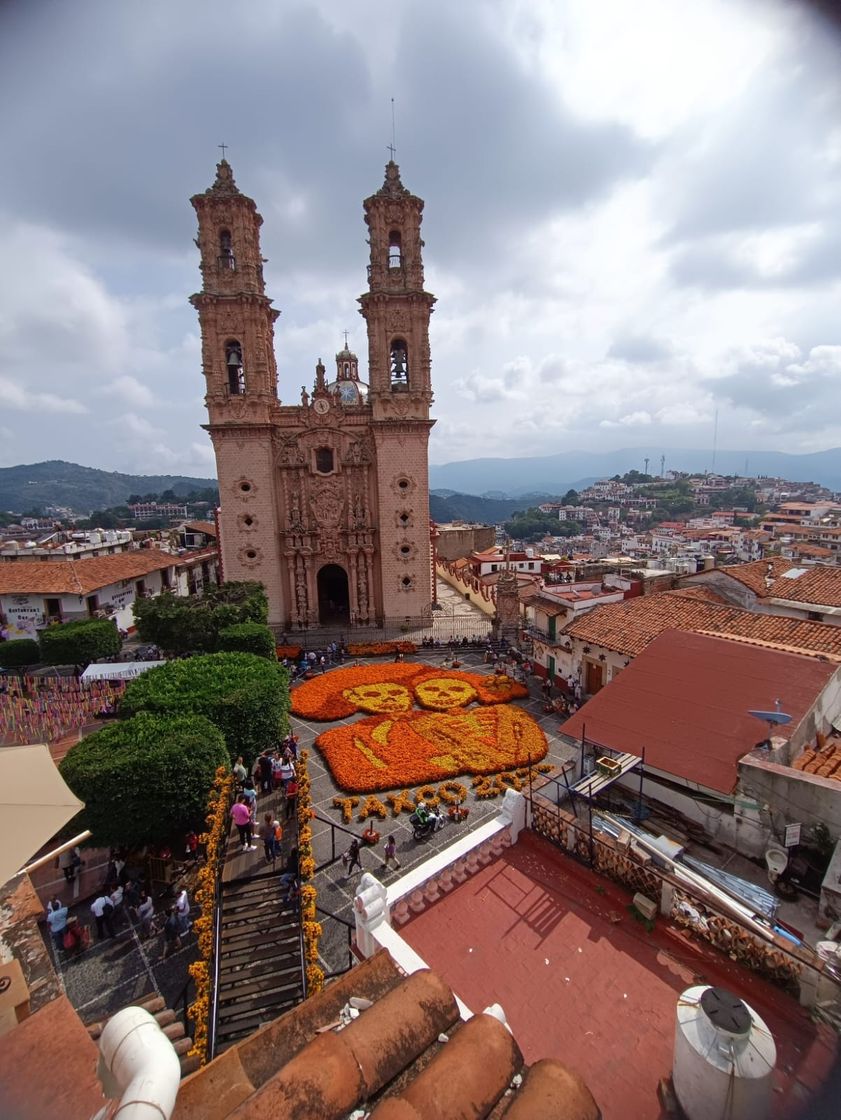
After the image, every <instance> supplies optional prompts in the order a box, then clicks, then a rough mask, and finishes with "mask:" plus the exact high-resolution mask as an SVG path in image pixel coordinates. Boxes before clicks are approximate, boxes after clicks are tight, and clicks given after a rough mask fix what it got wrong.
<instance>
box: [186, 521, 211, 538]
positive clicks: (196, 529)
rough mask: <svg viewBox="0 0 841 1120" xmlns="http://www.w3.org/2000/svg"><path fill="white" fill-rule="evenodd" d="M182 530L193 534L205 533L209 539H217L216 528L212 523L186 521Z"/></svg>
mask: <svg viewBox="0 0 841 1120" xmlns="http://www.w3.org/2000/svg"><path fill="white" fill-rule="evenodd" d="M181 528H182V529H186V530H187V531H188V532H191V533H205V534H206V535H207V536H208V537H214V538H215V537H216V526H215V525H214V524H213V522H212V521H185V522H184V524H183V525H182V526H181Z"/></svg>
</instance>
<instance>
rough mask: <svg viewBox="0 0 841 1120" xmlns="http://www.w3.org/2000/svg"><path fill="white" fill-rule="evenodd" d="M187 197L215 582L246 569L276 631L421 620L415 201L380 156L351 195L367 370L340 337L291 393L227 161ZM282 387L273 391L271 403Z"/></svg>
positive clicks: (424, 322) (428, 305) (422, 385)
mask: <svg viewBox="0 0 841 1120" xmlns="http://www.w3.org/2000/svg"><path fill="white" fill-rule="evenodd" d="M191 202H192V204H193V207H194V208H195V211H196V214H197V217H198V224H199V230H198V236H197V238H196V245H197V246H198V248H199V251H200V254H201V265H200V268H201V275H202V288H201V291H200V292H199V293H197V294H196V295H193V296H192V297H191V299H190V302H191V303H192V305H193V306H194V307H195V308H196V310H197V312H198V316H199V322H200V326H201V337H202V365H203V371H204V376H205V380H206V383H207V395H206V397H205V403H206V405H207V411H208V423H207V424H206V425H205V427H206V430H207V431H208V432H209V433H210V438H211V440H212V442H213V447H214V451H215V454H216V466H217V477H218V479H219V494H220V510H219V531H220V557H221V562H222V568H223V575H224V578H225V579H228V580H249V579H251V580H259V581H260V582H261V583H263V584H264V585H265V588H266V591H267V594H268V598H269V623H270V624H271V625H273V626H274V627H276V628H277V629H280V630H298V629H301V628H310V627H318V626H324V627H337V626H338V627H342V628H344V627H348V628H350V627H354V626H383V625H384V626H396V625H400V624H404V623H406V622H407V621H411V622H412V623H413V624H417V623H424V622H428V621H429V620H430V618H431V610H432V599H433V581H434V572H433V560H432V553H431V545H430V532H429V488H428V442H429V432H430V429H431V427H432V424H433V423H434V421H433V420H431V419H430V415H429V411H430V405H431V403H432V385H431V379H430V354H429V317H430V314H431V312H432V308H433V304H434V303H435V297H434V296H432V295H431V294H430V293H429V292H427V291H425V290H424V278H423V257H422V248H423V241H422V240H421V232H420V230H421V221H422V215H423V201H422V200H421V199H419V198H417V197H416V196H415V195H413V194H411V193H410V192H409V191H408V190H407V189H406V188H405V187H404V186H403V184H402V182H401V180H400V171H399V168H398V166H397V164H396V163H394V162H393V161H390V162H389V163H388V164H387V166H386V173H385V181H384V183H383V186H382V187H381V188H380V190H378V191H377V192H376V194H373V195H372V196H371V197H370V198H367V199H366V200H365V202H364V204H363V206H364V212H365V222H366V224H367V227H368V241H369V244H370V261H369V264H368V287H367V290H366V291H365V292H364V293H363V295H362V296H360V298H359V304H360V314H361V315H362V317H363V318H364V320H365V323H366V326H367V334H368V382H367V384H366V383H365V382H364V381H362V380H361V379H360V375H359V362H358V359H357V357H356V355H355V354H353V353H352V352H351V351H350V350H349V349H348V346H347V339H345V347H344V349H343V350H341V351H340V352H339V353H338V354H337V355H336V370H335V373H331V375H330V376H329V377H328V375H327V371H326V370H325V368H324V366H323V365H322V363H321V361H320V360H319V362H318V364H317V366H316V370H315V382H314V385H313V387H312V390H311V391H309V390H307V388H306V386H304V387H303V388H302V389H301V392H300V398H299V402H296V403H294V404H293V403H288V391H287V390H286V389H284V390H283V392H282V394H279V392H278V374H277V365H276V360H275V351H274V323H275V320H276V319H277V316H278V314H279V312H278V311H276V310H275V309H274V308H273V307H272V301H271V300H270V299H269V298H268V296H267V295H266V292H265V285H264V281H263V263H264V262H263V257H262V255H261V250H260V226H261V225H262V218H261V216H260V214H259V213H258V212H257V207H256V205H255V203H254V201H253V200H252V199H250V198H248V197H247V196H246V195H244V194H242V193H241V192H240V190H239V189H238V188H237V186H236V183H235V182H234V177H233V172H232V170H231V167H230V164H229V163H228V162H227V160H225V159H223V160H222V162H221V163H219V164H218V166H217V174H216V180H215V182H214V183H213V185H212V186H211V187H210V188H209V189H208V190H206V191H205V192H204V193H203V194H198V195H195V196H194V197H193V198H192V199H191ZM284 398H287V399H286V400H285V399H284Z"/></svg>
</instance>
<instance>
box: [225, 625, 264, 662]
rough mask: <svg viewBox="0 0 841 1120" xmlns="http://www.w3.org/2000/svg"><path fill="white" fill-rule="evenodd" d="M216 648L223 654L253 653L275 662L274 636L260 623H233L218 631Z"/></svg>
mask: <svg viewBox="0 0 841 1120" xmlns="http://www.w3.org/2000/svg"><path fill="white" fill-rule="evenodd" d="M217 644H218V648H219V650H220V651H223V652H225V653H254V654H256V655H257V657H267V658H268V659H269V660H270V661H276V660H277V653H276V652H275V639H274V634H273V633H272V632H271V630H270V629H269V628H268V626H264V625H263V624H262V623H261V622H235V623H234V624H233V626H225V627H223V629H221V630H220V631H219V637H218V642H217Z"/></svg>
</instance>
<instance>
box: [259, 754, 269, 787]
mask: <svg viewBox="0 0 841 1120" xmlns="http://www.w3.org/2000/svg"><path fill="white" fill-rule="evenodd" d="M257 767H258V770H259V774H260V792H261V793H271V792H272V760H271V758H270V757H269V755H268V753H267V752H266V751H263V753H262V754H261V755H260V757H259V758H258V759H257Z"/></svg>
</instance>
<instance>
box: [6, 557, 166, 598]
mask: <svg viewBox="0 0 841 1120" xmlns="http://www.w3.org/2000/svg"><path fill="white" fill-rule="evenodd" d="M177 563H178V557H177V556H173V555H172V554H171V553H169V552H162V551H161V550H160V549H157V548H147V549H138V550H136V551H134V552H118V553H116V555H114V556H96V557H92V558H91V559H87V560H52V561H49V562H47V561H44V560H16V561H15V562H14V563H13V564H0V595H90V594H91V592H93V591H97V590H98V589H99V588H100V587H108V586H109V584H112V583H119V582H120V581H121V580H124V579H139V578H140V577H141V576H146V575H149V573H150V572H157V571H160V570H161V569H162V568H172V567H175V565H176V564H177Z"/></svg>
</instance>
